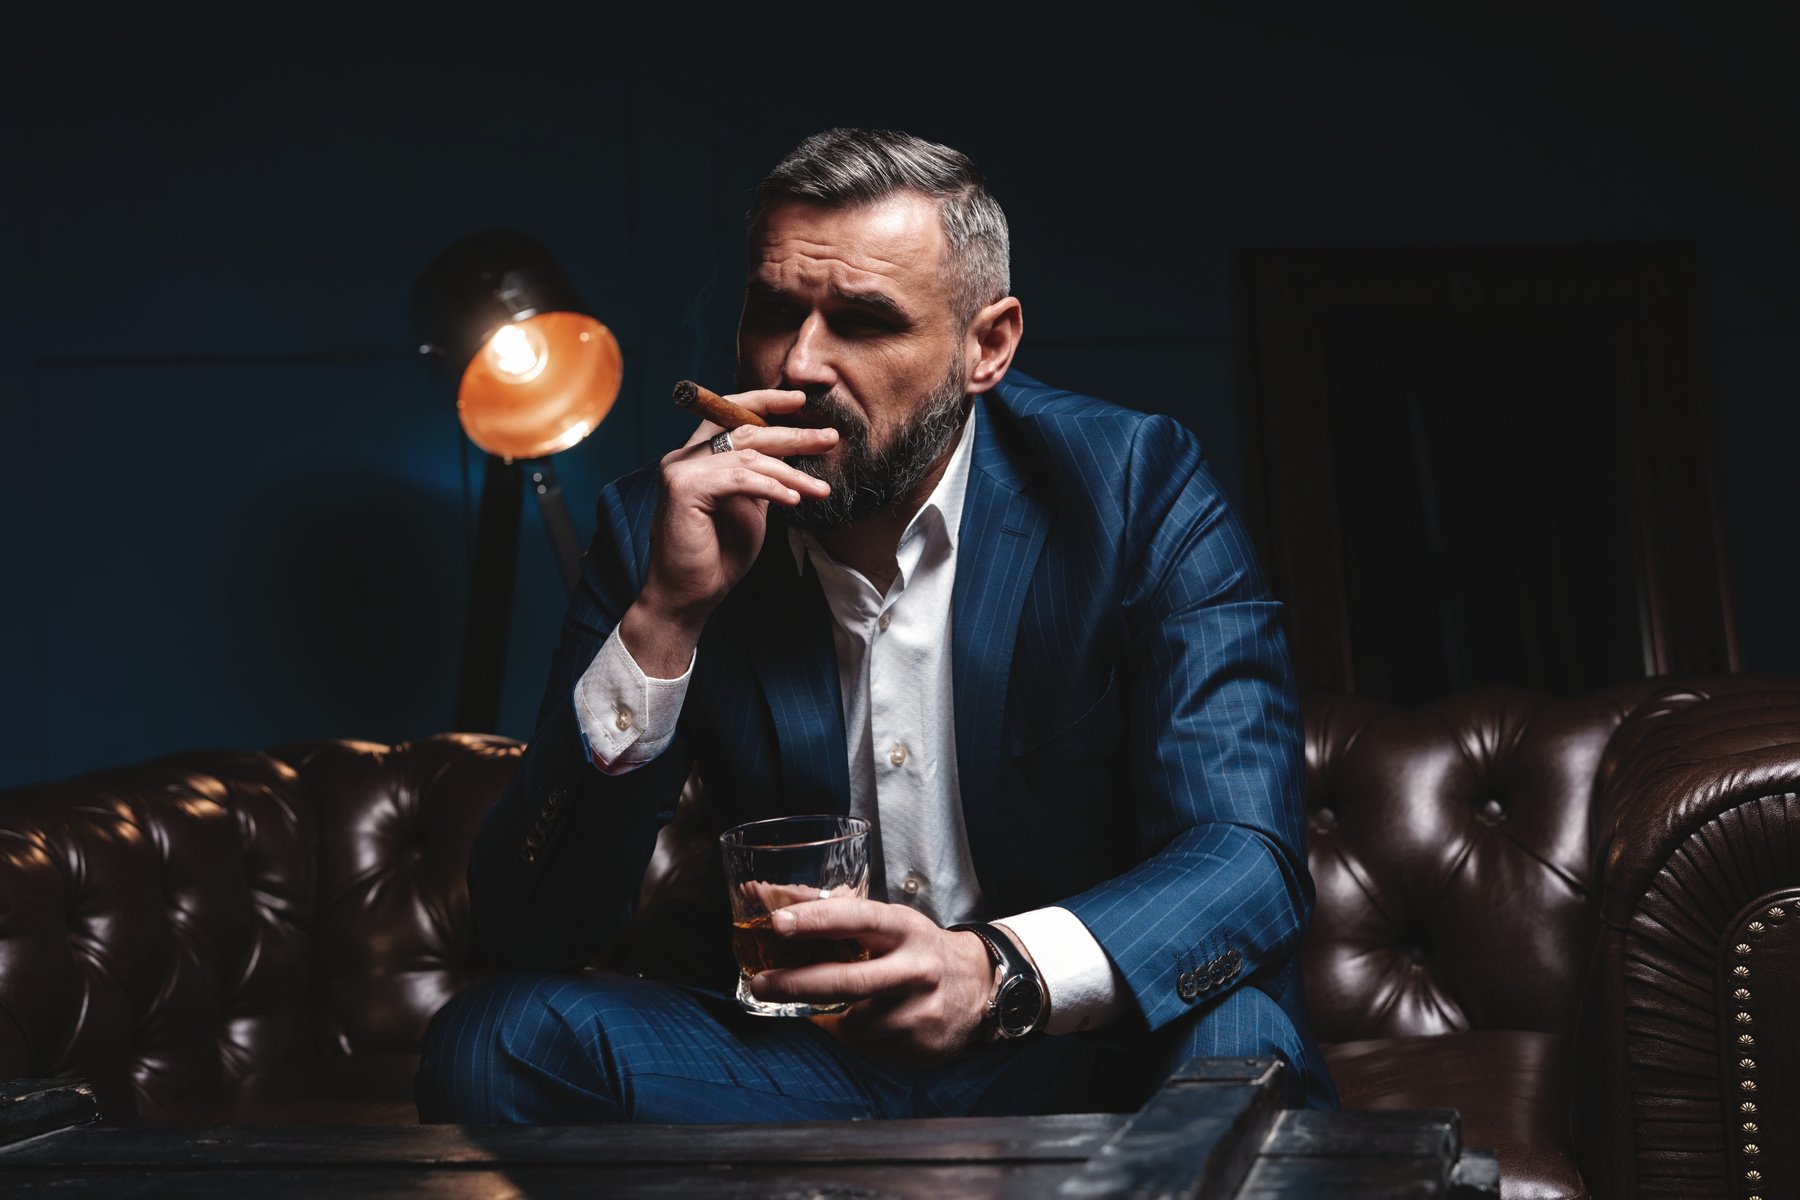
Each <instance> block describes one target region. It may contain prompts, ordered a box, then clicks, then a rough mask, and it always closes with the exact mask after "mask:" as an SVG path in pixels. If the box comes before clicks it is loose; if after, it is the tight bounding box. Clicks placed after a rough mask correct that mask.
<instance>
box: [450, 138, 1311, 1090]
mask: <svg viewBox="0 0 1800 1200" xmlns="http://www.w3.org/2000/svg"><path fill="white" fill-rule="evenodd" d="M1009 291H1010V285H1009V281H1008V277H1007V232H1006V224H1005V218H1004V216H1003V215H1002V214H1001V212H1000V209H999V207H998V205H997V204H995V203H994V201H993V199H992V197H991V196H990V195H989V194H988V193H987V191H986V189H985V187H984V186H983V184H982V181H981V177H980V174H979V172H978V171H977V170H976V168H975V167H974V164H972V163H971V162H969V160H968V159H966V158H965V157H964V156H962V155H961V154H959V153H957V152H956V151H953V150H950V149H948V148H946V147H942V146H936V145H932V144H931V143H927V142H923V141H921V140H919V139H917V138H913V137H910V136H907V135H904V134H895V133H888V132H881V131H862V130H833V131H831V132H828V133H825V134H821V135H818V136H816V137H813V138H809V139H808V140H807V141H805V142H803V143H802V144H801V145H800V146H799V147H797V148H796V149H795V150H794V151H793V152H792V153H791V154H790V155H789V156H788V157H787V158H786V159H785V160H783V162H782V163H781V164H780V165H779V166H777V167H776V169H775V171H774V172H773V173H771V175H770V176H769V178H768V179H766V180H765V181H764V182H763V184H762V186H761V188H760V189H759V191H758V195H757V199H756V203H755V206H754V208H753V210H752V212H751V217H750V223H749V280H748V284H747V288H746V294H745V301H744V309H743V315H742V318H741V323H740V326H739V334H738V373H739V386H740V387H741V388H743V389H744V390H743V391H742V392H741V393H740V394H738V395H737V396H736V397H735V400H736V401H737V402H738V403H739V404H741V405H743V406H745V407H748V408H750V409H752V410H755V411H758V412H760V413H762V414H765V415H766V416H768V417H769V418H770V419H771V421H772V425H771V427H770V428H766V429H764V428H755V427H750V426H744V427H740V428H738V429H736V430H732V431H729V433H727V432H726V431H723V430H721V429H720V428H719V427H717V426H715V425H711V424H702V425H701V427H700V428H699V430H697V431H696V432H695V434H694V436H693V437H692V438H690V439H689V441H688V443H687V444H686V445H685V446H683V447H682V448H680V449H678V450H676V451H674V452H673V453H671V454H669V455H667V456H666V457H665V458H664V459H663V460H662V462H661V464H660V465H659V467H658V468H657V469H656V470H654V471H643V472H638V473H636V474H634V475H631V476H628V477H626V478H625V479H623V480H620V481H619V482H618V483H616V484H614V485H613V486H612V487H611V488H609V489H608V491H607V492H606V494H605V495H604V497H603V498H602V501H601V506H600V507H601V511H600V522H599V532H598V533H597V535H596V537H595V541H594V545H593V547H592V549H591V550H590V552H589V554H588V555H587V558H586V560H585V566H584V578H583V586H582V587H581V588H580V589H579V591H578V593H577V595H576V596H575V597H574V599H573V600H572V602H571V605H570V609H569V614H568V617H567V620H566V622H565V630H564V636H563V641H562V645H561V647H560V648H559V650H558V654H557V658H556V662H555V664H554V667H553V670H552V673H551V680H550V684H549V689H548V691H547V693H546V696H545V699H544V705H543V709H542V711H541V713H540V719H539V726H538V730H537V733H536V735H535V736H534V737H533V739H532V742H531V746H530V748H529V750H528V752H527V753H526V755H525V757H524V760H523V761H522V763H521V765H520V769H519V772H518V775H517V778H516V779H515V781H514V783H513V785H512V787H511V788H510V789H509V790H508V792H507V793H506V795H505V796H504V797H503V798H502V799H501V800H500V801H499V802H498V803H497V804H496V805H495V807H494V809H493V810H492V811H491V812H490V813H489V814H488V817H487V820H486V822H485V823H484V825H483V827H482V831H481V834H480V836H479V838H478V841H477V844H476V847H475V851H474V855H473V859H472V862H471V864H470V873H469V880H470V893H471V899H472V903H473V905H474V911H475V919H476V927H477V933H478V937H479V938H480V941H481V944H482V947H483V950H484V952H485V953H486V954H487V955H488V956H489V958H490V959H493V960H495V961H497V963H498V964H499V965H501V966H503V967H506V968H509V969H512V970H515V971H537V972H546V971H554V970H567V969H571V968H576V967H580V966H581V965H583V964H584V963H586V962H588V961H589V960H590V959H591V958H593V957H594V956H595V954H596V953H597V952H600V951H602V950H604V949H606V948H607V947H609V946H611V945H612V944H613V942H614V941H615V939H616V938H617V936H618V934H619V932H620V931H621V929H622V928H623V927H624V925H625V923H626V921H627V919H628V917H629V915H630V912H631V909H632V905H633V903H634V901H635V898H636V895H637V892H638V889H639V884H640V882H641V880H642V877H643V873H644V869H645V866H646V864H647V863H648V861H649V859H650V856H651V853H652V850H653V848H654V845H655V840H656V836H657V832H658V830H659V829H660V828H661V827H662V825H664V824H665V823H666V822H667V821H668V820H669V819H670V817H671V815H672V812H673V810H674V807H675V803H676V799H677V797H678V795H679V794H680V792H681V790H682V787H683V784H684V782H685V781H686V780H687V779H688V777H689V774H690V771H691V772H693V773H694V774H695V775H696V776H697V777H698V779H699V781H700V782H701V783H702V784H703V785H704V787H705V790H706V793H707V795H708V796H709V797H710V800H711V802H712V804H713V805H714V807H715V808H716V809H717V811H718V814H719V818H718V819H719V821H720V824H721V826H725V825H731V824H735V823H738V822H741V821H747V820H754V819H758V818H762V817H768V816H775V815H781V814H784V813H805V812H838V813H844V812H851V813H854V814H856V815H862V816H866V817H868V818H870V819H871V820H872V821H873V823H874V825H875V828H876V838H875V842H876V846H875V848H874V849H873V850H872V859H873V869H874V873H875V876H876V878H875V883H874V887H873V889H872V892H871V896H872V898H871V899H868V900H857V899H850V898H835V899H828V900H821V901H815V902H810V903H803V904H798V905H795V906H793V907H791V908H789V909H784V910H781V911H780V912H779V913H778V914H777V918H776V923H775V928H776V930H777V931H778V932H779V933H780V934H781V935H783V936H788V937H795V938H809V937H835V938H844V937H852V938H856V939H858V940H859V941H861V942H862V943H863V944H864V945H865V946H867V947H868V948H869V950H870V952H871V955H870V958H869V959H868V960H867V961H866V962H861V963H852V964H837V963H833V964H820V965H815V966H809V967H798V968H792V969H788V970H780V971H767V972H764V973H762V974H760V975H758V976H757V977H756V980H755V981H754V984H753V987H754V990H755V992H756V994H757V995H758V996H760V997H761V998H763V999H766V1000H809V1001H813V1002H831V1001H841V1000H847V1001H852V1002H854V1003H853V1004H852V1007H851V1008H850V1010H849V1011H848V1012H847V1013H846V1014H845V1015H844V1016H843V1017H841V1018H839V1019H837V1020H836V1021H835V1022H834V1023H832V1024H831V1025H830V1026H829V1027H827V1025H826V1024H825V1023H811V1022H807V1021H802V1020H794V1019H769V1018H761V1017H754V1016H749V1015H746V1014H744V1013H742V1012H741V1011H740V1010H739V1009H738V1007H737V1006H736V1004H735V1003H734V1002H733V1001H732V1000H731V998H730V997H729V996H728V995H727V994H726V993H725V992H724V991H723V990H707V989H700V988H692V987H678V986H674V985H672V984H667V983H660V982H654V981H649V980H643V979H638V978H631V977H626V976H620V975H606V974H594V973H590V974H585V975H570V974H548V973H537V974H529V973H521V974H508V975H500V976H496V977H493V978H490V979H488V980H484V981H482V982H481V983H479V984H477V985H475V986H474V987H473V988H471V989H470V990H469V991H467V992H465V993H464V994H463V995H461V996H459V997H458V998H457V999H456V1000H455V1001H453V1002H452V1003H451V1004H450V1005H449V1006H447V1008H446V1009H445V1011H444V1012H443V1013H441V1014H440V1015H439V1017H438V1018H437V1020H436V1021H435V1022H434V1025H433V1029H432V1032H431V1035H430V1037H429V1039H428V1046H427V1049H426V1055H425V1060H424V1065H423V1067H422V1068H421V1074H420V1079H419V1087H418V1093H419V1105H420V1113H421V1116H422V1117H424V1118H425V1119H427V1120H434V1119H435V1120H457V1121H463V1122H469V1123H489V1122H501V1121H570V1120H598V1119H636V1120H644V1121H732V1120H805V1119H820V1118H839V1117H869V1116H907V1115H954V1114H962V1113H975V1112H982V1113H999V1112H1042V1111H1057V1110H1063V1111H1069V1110H1091V1109H1097V1108H1107V1107H1112V1108H1131V1107H1134V1106H1135V1105H1137V1104H1138V1103H1141V1101H1142V1100H1143V1099H1144V1097H1145V1096H1146V1095H1147V1094H1148V1093H1149V1092H1150V1091H1151V1090H1153V1089H1154V1087H1155V1086H1156V1084H1157V1083H1158V1082H1159V1081H1160V1079H1161V1077H1162V1076H1163V1075H1164V1074H1166V1072H1167V1071H1168V1069H1169V1068H1170V1067H1171V1066H1173V1065H1175V1064H1177V1063H1178V1062H1180V1061H1183V1060H1185V1059H1186V1058H1188V1057H1191V1056H1193V1055H1195V1054H1201V1053H1211V1054H1232V1055H1241V1054H1279V1055H1280V1056H1282V1057H1283V1058H1284V1059H1286V1061H1287V1062H1288V1064H1289V1067H1290V1071H1289V1081H1290V1094H1291V1096H1292V1098H1293V1099H1295V1100H1296V1101H1300V1100H1304V1101H1306V1102H1308V1103H1312V1104H1329V1103H1332V1102H1333V1096H1332V1091H1331V1085H1330V1082H1329V1080H1328V1078H1327V1076H1326V1074H1325V1071H1324V1066H1323V1062H1322V1060H1321V1058H1320V1056H1319V1052H1318V1049H1317V1046H1316V1045H1315V1044H1314V1043H1313V1041H1312V1038H1311V1036H1310V1034H1309V1033H1308V1032H1307V1029H1306V1024H1305V1014H1304V1011H1303V1001H1302V997H1301V989H1300V981H1299V977H1298V972H1297V969H1296V967H1295V965H1294V961H1293V954H1294V949H1295V945H1296V942H1297V939H1298V938H1299V935H1300V932H1301V930H1302V928H1303V927H1304V923H1305V920H1306V916H1307V914H1308V911H1309V908H1310V904H1311V898H1312V896H1311V881H1310V879H1309V878H1308V875H1307V871H1306V863H1305V857H1304V850H1303V841H1302V830H1301V801H1300V797H1301V785H1302V775H1301V763H1300V735H1299V728H1298V715H1297V703H1296V700H1295V697H1294V694H1293V684H1292V681H1291V675H1290V672H1289V668H1288V665H1287V658H1286V651H1285V649H1284V647H1283V644H1282V640H1281V635H1280V632H1279V628H1278V625H1277V614H1278V607H1277V605H1276V604H1275V602H1274V601H1273V600H1271V599H1270V598H1269V597H1268V596H1267V594H1266V592H1265V590H1264V588H1263V585H1262V583H1261V581H1260V579H1259V577H1258V574H1257V571H1256V568H1255V565H1254V561H1253V556H1252V552H1251V550H1250V547H1249V544H1248V542H1247V540H1246V539H1245V537H1244V535H1243V533H1242V531H1241V529H1240V527H1239V526H1238V524H1237V522H1236V520H1235V519H1234V518H1233V516H1232V515H1231V514H1230V512H1229V511H1228V510H1227V509H1226V506H1225V504H1224V502H1223V500H1222V498H1221V497H1220V495H1219V493H1218V490H1217V488H1216V485H1215V484H1214V483H1213V482H1212V480H1211V478H1210V477H1209V476H1208V474H1207V473H1206V471H1205V468H1204V465H1203V461H1202V457H1201V453H1200V450H1199V447H1198V445H1197V444H1196V442H1195V440H1194V439H1193V437H1192V436H1191V435H1190V434H1188V433H1187V432H1186V431H1185V430H1184V429H1183V428H1182V427H1181V426H1179V425H1178V424H1176V423H1175V422H1173V421H1170V420H1167V419H1164V418H1157V417H1148V416H1145V415H1144V414H1141V413H1135V412H1131V411H1129V410H1125V409H1121V408H1116V407H1113V406H1110V405H1107V404H1104V403H1101V402H1100V401H1097V400H1093V399H1090V398H1087V397H1082V396H1075V395H1072V394H1069V393H1066V392H1058V391H1054V390H1052V389H1050V388H1047V387H1044V386H1043V385H1041V384H1038V383H1036V382H1034V381H1030V380H1027V379H1025V378H1024V377H1023V376H1021V375H1019V374H1018V373H1016V372H1009V369H1010V367H1011V363H1012V358H1013V353H1014V351H1015V349H1016V348H1017V346H1018V343H1019V338H1020V335H1021V331H1022V328H1023V325H1022V316H1021V308H1020V304H1019V302H1018V300H1017V299H1015V298H1013V297H1012V296H1011V295H1010V294H1009ZM722 435H723V436H722ZM723 900H724V897H723V896H722V895H721V896H720V897H719V908H718V910H717V915H716V918H715V919H712V920H703V921H701V922H699V924H700V925H701V926H702V928H700V929H699V930H697V931H696V932H698V933H699V934H700V935H701V936H703V937H705V938H707V939H709V941H710V942H711V944H712V945H713V946H715V947H716V948H718V949H719V950H720V953H719V955H718V961H719V963H720V965H719V967H718V970H717V974H716V976H715V978H716V979H717V983H716V987H717V988H718V989H724V988H726V987H729V986H730V983H731V982H732V974H731V973H730V971H731V968H730V967H729V965H728V963H729V960H728V959H727V958H725V957H724V954H723V947H724V945H725V939H726V935H727V924H726V920H725V917H724V907H723ZM966 922H977V923H978V924H977V925H976V927H975V928H973V929H959V928H951V927H952V926H956V925H960V924H962V923H966ZM1002 993H1003V995H1002Z"/></svg>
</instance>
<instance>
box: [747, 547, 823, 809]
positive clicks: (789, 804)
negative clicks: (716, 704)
mask: <svg viewBox="0 0 1800 1200" xmlns="http://www.w3.org/2000/svg"><path fill="white" fill-rule="evenodd" d="M744 582H745V583H746V584H748V585H750V588H751V595H750V597H748V599H750V600H751V603H750V604H748V605H747V606H746V607H745V616H746V618H747V620H746V621H745V622H744V624H743V625H742V626H741V627H740V629H739V631H738V633H737V635H736V636H738V637H739V638H741V639H742V640H743V642H744V644H745V645H746V646H747V647H748V649H749V654H750V664H751V669H752V670H753V671H754V672H755V673H756V678H757V681H758V682H759V683H760V684H761V685H762V690H763V696H764V698H765V699H766V700H767V701H768V705H769V715H770V717H771V719H772V720H773V721H774V724H775V740H776V754H777V759H778V762H779V764H780V785H779V786H780V791H781V803H782V805H783V806H784V807H785V808H786V809H787V811H788V812H791V813H837V814H839V815H845V814H848V813H849V811H850V772H849V766H848V765H847V763H846V762H845V758H844V710H843V703H842V701H841V699H840V698H839V696H838V678H837V647H836V645H835V644H834V643H833V641H832V637H831V629H832V617H831V611H830V609H829V608H828V607H827V606H826V603H825V596H824V593H822V592H821V591H820V590H819V581H818V578H817V577H816V576H815V575H814V574H813V571H812V567H811V565H810V564H808V566H807V568H806V572H805V574H804V575H803V574H801V573H799V572H797V571H795V570H794V560H793V556H792V554H791V553H790V551H789V549H788V541H787V532H786V530H785V529H783V528H782V527H781V526H780V525H779V524H778V523H771V525H770V526H769V535H768V541H767V543H766V544H765V545H764V547H763V552H762V554H761V555H760V556H758V558H757V562H756V566H755V567H754V568H753V569H752V572H751V576H750V578H748V579H746V580H745V581H744Z"/></svg>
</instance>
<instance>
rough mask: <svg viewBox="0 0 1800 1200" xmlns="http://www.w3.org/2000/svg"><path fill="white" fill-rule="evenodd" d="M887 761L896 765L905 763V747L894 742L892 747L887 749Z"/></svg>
mask: <svg viewBox="0 0 1800 1200" xmlns="http://www.w3.org/2000/svg"><path fill="white" fill-rule="evenodd" d="M888 761H889V762H891V763H893V764H894V765H895V766H896V767H898V766H900V765H902V764H903V763H905V762H906V747H905V746H902V745H901V744H900V743H899V742H895V743H894V748H893V749H892V750H889V751H888Z"/></svg>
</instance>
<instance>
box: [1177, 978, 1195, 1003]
mask: <svg viewBox="0 0 1800 1200" xmlns="http://www.w3.org/2000/svg"><path fill="white" fill-rule="evenodd" d="M1175 990H1176V991H1177V992H1179V993H1180V994H1181V998H1182V999H1183V1000H1192V999H1193V998H1194V997H1195V996H1198V995H1199V994H1200V980H1199V979H1198V978H1196V977H1195V975H1194V973H1193V972H1192V971H1183V972H1182V973H1181V977H1180V978H1179V979H1177V980H1176V981H1175Z"/></svg>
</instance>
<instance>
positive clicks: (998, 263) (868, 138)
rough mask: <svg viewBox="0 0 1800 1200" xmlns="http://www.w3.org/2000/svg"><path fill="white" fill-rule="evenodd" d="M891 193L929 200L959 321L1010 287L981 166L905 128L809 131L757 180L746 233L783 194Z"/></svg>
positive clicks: (863, 197)
mask: <svg viewBox="0 0 1800 1200" xmlns="http://www.w3.org/2000/svg"><path fill="white" fill-rule="evenodd" d="M899 192H917V193H919V194H920V195H924V196H929V197H930V198H931V199H933V200H935V201H937V208H938V221H939V222H940V224H942V226H943V229H944V239H945V241H947V242H948V243H949V252H948V254H947V255H946V256H945V263H944V272H945V277H946V281H947V282H948V283H949V285H950V295H951V302H952V303H953V304H954V305H955V309H956V312H957V313H958V315H959V316H961V318H962V320H963V321H964V322H965V323H967V322H968V321H969V320H970V319H971V318H973V317H974V315H975V313H976V312H977V311H978V310H979V309H980V308H981V307H982V306H983V305H986V304H992V303H993V302H994V301H996V300H998V299H1000V298H1001V297H1003V296H1006V295H1007V294H1009V293H1010V292H1011V291H1012V274H1011V265H1010V258H1011V252H1010V249H1009V246H1008V239H1007V232H1006V214H1005V213H1003V212H1001V211H1000V205H999V203H998V202H997V201H996V200H995V199H994V197H993V194H992V193H991V192H989V191H988V190H987V181H986V180H985V179H984V178H983V177H982V174H981V168H980V167H977V166H976V165H975V163H974V162H973V161H972V160H971V159H970V158H969V156H968V155H966V154H963V153H961V152H960V151H957V150H952V149H951V148H950V147H948V146H940V145H938V144H937V143H936V142H928V141H926V140H925V139H923V138H917V137H914V136H913V135H912V134H910V133H900V132H897V131H895V130H891V129H828V130H826V131H825V132H824V133H815V134H813V135H812V136H811V137H809V138H807V139H806V140H805V141H803V142H801V143H800V144H799V145H798V146H795V147H794V148H793V149H792V150H790V151H789V152H788V155H787V157H786V158H783V159H782V160H781V161H780V162H779V163H777V164H775V169H774V170H773V171H770V172H769V174H768V175H767V176H766V177H765V178H764V179H763V181H762V182H761V183H760V184H758V185H757V187H756V200H755V202H754V203H752V204H751V206H750V225H749V228H750V234H751V236H753V237H754V236H755V233H756V230H757V229H758V228H759V227H760V226H761V225H762V220H763V218H764V217H765V216H766V215H767V214H768V212H769V210H770V209H771V208H773V207H774V206H775V205H777V204H779V203H781V202H782V201H784V200H810V201H813V202H815V203H819V204H829V205H831V206H833V207H834V208H858V207H861V206H863V205H866V204H876V203H879V202H880V201H883V200H886V199H887V198H888V197H890V196H893V195H895V194H897V193H899Z"/></svg>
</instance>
